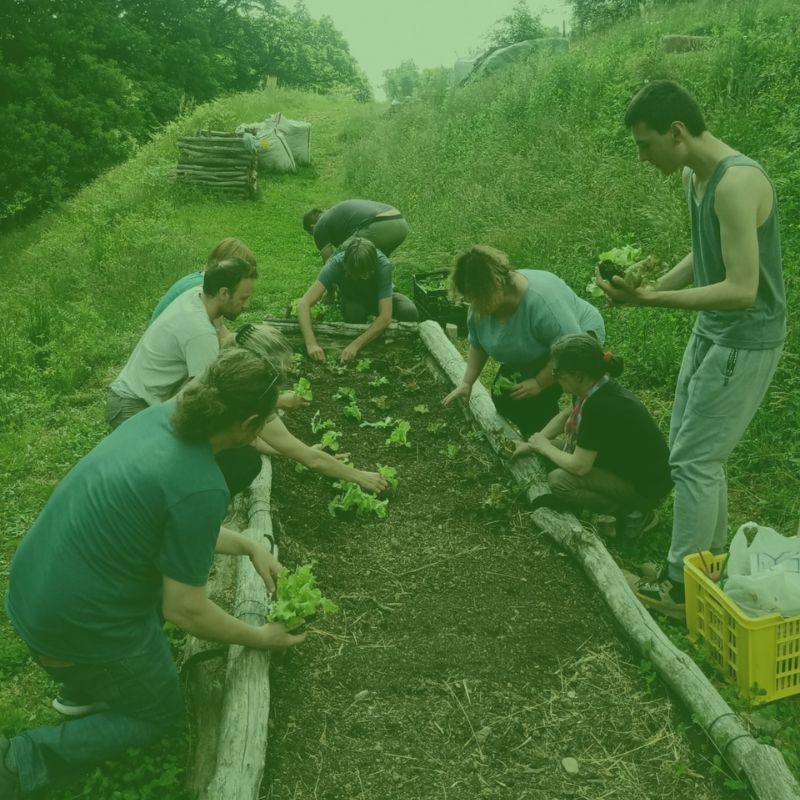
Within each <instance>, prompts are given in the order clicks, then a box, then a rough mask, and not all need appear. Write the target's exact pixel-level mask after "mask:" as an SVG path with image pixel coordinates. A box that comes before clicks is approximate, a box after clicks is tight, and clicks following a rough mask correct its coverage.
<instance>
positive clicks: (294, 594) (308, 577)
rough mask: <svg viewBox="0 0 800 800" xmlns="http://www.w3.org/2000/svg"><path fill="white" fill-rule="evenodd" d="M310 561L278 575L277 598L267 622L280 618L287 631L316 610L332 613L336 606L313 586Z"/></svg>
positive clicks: (276, 620) (312, 615) (312, 614)
mask: <svg viewBox="0 0 800 800" xmlns="http://www.w3.org/2000/svg"><path fill="white" fill-rule="evenodd" d="M314 564H315V562H314V561H312V562H311V563H310V564H303V566H301V567H298V568H297V569H296V570H294V571H293V572H292V571H290V570H287V569H285V570H283V572H281V573H280V574H279V575H278V581H277V588H278V591H277V599H276V600H275V602H274V603H273V604H272V610H271V611H270V613H269V616H268V617H267V622H282V623H283V624H284V625H285V626H286V627H287V628H288V629H289V630H290V631H291V630H293V629H295V628H298V627H299V626H300V625H302V624H303V623H304V622H307V621H310V620H311V619H313V618H314V617H315V616H317V615H318V614H333V613H334V612H336V611H338V610H339V609H338V607H337V606H336V604H335V603H333V602H332V601H330V600H328V598H327V597H323V596H322V592H320V590H319V589H318V588H317V585H316V583H317V581H316V578H315V577H314V573H313V571H312V567H313V565H314Z"/></svg>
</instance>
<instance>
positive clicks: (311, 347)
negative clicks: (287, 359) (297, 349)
mask: <svg viewBox="0 0 800 800" xmlns="http://www.w3.org/2000/svg"><path fill="white" fill-rule="evenodd" d="M306 352H307V353H308V357H309V358H310V359H311V360H312V361H320V362H322V363H323V364H324V363H325V351H324V350H323V349H322V348H321V347H320V346H319V345H318V344H317V343H316V342H314V344H307V345H306Z"/></svg>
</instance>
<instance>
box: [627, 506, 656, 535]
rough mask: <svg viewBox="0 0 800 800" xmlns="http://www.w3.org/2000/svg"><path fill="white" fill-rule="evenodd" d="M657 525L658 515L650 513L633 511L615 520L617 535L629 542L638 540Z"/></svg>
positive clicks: (652, 511) (651, 511)
mask: <svg viewBox="0 0 800 800" xmlns="http://www.w3.org/2000/svg"><path fill="white" fill-rule="evenodd" d="M656 525H658V514H656V512H655V511H654V510H653V509H650V511H633V512H631V513H630V514H626V515H625V516H624V517H619V518H618V519H617V534H618V535H619V536H621V537H622V538H623V539H627V540H628V541H629V542H630V541H634V540H635V539H638V538H639V537H640V536H641V535H642V534H643V533H647V532H648V531H651V530H653V528H655V526H656Z"/></svg>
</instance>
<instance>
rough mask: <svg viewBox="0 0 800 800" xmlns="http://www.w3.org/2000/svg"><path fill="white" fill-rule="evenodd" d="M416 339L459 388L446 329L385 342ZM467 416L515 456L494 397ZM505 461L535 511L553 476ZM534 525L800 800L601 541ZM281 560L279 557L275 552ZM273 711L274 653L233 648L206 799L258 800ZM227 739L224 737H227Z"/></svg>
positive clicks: (708, 717) (290, 325)
mask: <svg viewBox="0 0 800 800" xmlns="http://www.w3.org/2000/svg"><path fill="white" fill-rule="evenodd" d="M264 321H265V322H267V323H269V324H271V325H273V326H274V327H276V328H278V329H279V330H281V331H282V332H283V333H284V334H285V335H286V336H287V337H288V338H290V339H293V340H295V341H296V340H297V339H298V337H300V329H299V326H298V324H297V322H296V321H288V320H276V319H265V320H264ZM366 327H367V326H366V325H349V324H346V323H318V324H316V325H315V326H314V329H315V331H316V332H318V333H322V334H324V335H325V336H326V337H329V338H330V339H331V341H334V342H341V340H342V339H344V338H352V337H353V336H354V335H358V333H360V332H361V331H363V330H364V329H365V328H366ZM415 335H419V337H420V338H421V339H422V341H423V343H424V344H425V346H426V347H427V349H428V351H429V353H430V355H431V357H432V359H433V362H434V364H435V367H436V369H437V370H438V371H440V372H441V374H443V375H444V376H445V377H446V378H447V379H448V380H449V381H450V382H451V383H452V384H454V385H457V384H458V383H459V382H460V381H461V379H462V377H463V374H464V369H465V368H466V363H465V361H464V359H463V357H462V356H461V354H460V353H459V352H458V350H457V349H456V348H455V346H454V344H453V343H452V341H450V339H449V338H448V335H447V333H445V331H444V330H443V329H442V328H441V327H440V326H439V324H438V323H436V322H433V321H426V322H421V323H419V324H417V323H392V325H391V326H390V328H389V330H387V331H386V333H385V334H384V336H385V337H386V338H387V339H389V340H391V339H398V338H399V339H404V338H408V337H410V336H415ZM468 413H469V415H470V416H471V417H472V418H473V419H474V420H475V422H476V423H477V424H478V425H479V426H480V428H481V429H482V430H483V432H484V434H485V436H486V438H487V440H488V441H489V443H490V445H491V446H492V448H493V449H494V450H495V451H496V452H498V453H499V454H501V455H503V454H505V453H507V448H506V445H507V442H508V441H509V439H510V438H511V437H512V436H513V435H514V432H513V429H512V428H511V427H510V426H509V425H508V423H507V422H506V421H505V420H504V419H502V418H501V417H500V416H499V415H498V414H497V412H496V411H495V408H494V403H493V402H492V399H491V397H490V395H489V392H488V391H487V390H486V388H485V387H484V386H482V385H481V384H479V383H478V384H476V385H475V387H474V389H473V391H472V396H471V398H470V402H469V406H468ZM263 461H264V467H263V468H262V471H261V474H260V475H259V477H258V478H257V479H256V481H254V483H253V486H252V487H251V491H250V505H249V512H248V516H249V528H248V530H247V531H246V532H245V533H246V534H247V535H250V536H252V537H254V538H257V539H259V540H262V538H263V537H266V538H267V541H268V543H270V544H273V542H274V536H273V529H272V520H271V517H270V491H271V483H272V470H271V465H270V462H269V460H268V459H266V458H265V459H263ZM505 462H506V464H507V465H508V467H509V470H510V472H511V474H512V476H513V478H514V480H515V481H516V482H517V483H518V484H519V486H520V491H524V492H525V493H526V496H527V498H528V500H529V501H531V502H532V503H533V502H534V501H535V500H536V498H537V497H540V496H541V495H543V494H545V493H547V491H548V490H547V485H546V483H547V482H546V476H545V473H544V470H543V469H542V466H541V464H540V463H539V462H538V460H537V459H535V458H533V457H523V458H520V459H517V460H515V461H513V462H511V461H509V460H508V459H507V458H506V459H505ZM532 519H533V522H534V523H535V525H536V526H537V527H538V528H540V529H541V530H542V531H543V532H544V533H546V534H547V535H548V536H549V537H550V538H551V539H553V540H554V541H555V542H556V543H557V544H559V545H560V546H562V547H563V548H565V549H566V550H568V551H569V552H570V553H571V554H572V555H574V556H575V557H576V558H577V559H578V560H579V561H580V562H581V564H582V565H583V567H584V569H585V570H586V573H587V575H588V577H589V579H590V580H591V581H592V583H593V584H594V585H595V586H596V587H597V590H598V591H599V593H600V594H601V595H602V596H603V598H604V599H605V601H606V603H607V604H608V606H609V608H610V609H611V612H612V614H613V615H614V617H615V619H616V620H617V622H618V623H619V624H620V626H621V627H622V629H623V631H624V632H625V633H626V634H627V636H628V637H629V638H630V639H631V640H632V641H633V643H634V644H635V645H636V646H637V647H638V648H639V650H640V651H641V652H642V653H643V654H644V655H645V656H646V657H647V658H648V659H649V660H650V662H651V663H652V664H653V666H654V667H655V669H656V671H657V672H658V674H659V676H660V677H661V679H662V680H663V681H664V682H665V683H666V684H667V686H669V687H670V689H671V690H672V691H673V692H674V693H675V695H677V697H679V698H680V700H681V701H682V702H683V703H684V704H685V705H686V706H687V707H688V708H689V709H690V711H691V713H692V716H693V717H694V719H695V720H696V721H697V722H698V723H699V724H700V725H701V726H702V728H703V729H704V731H705V732H706V735H707V736H708V737H709V739H710V740H711V742H712V743H713V745H714V746H715V747H716V748H717V750H718V751H719V753H720V754H721V755H722V757H723V758H724V759H725V760H726V761H727V762H728V764H729V765H730V766H731V768H732V769H733V771H734V773H735V774H736V775H737V776H738V777H739V778H740V779H743V780H746V781H748V782H749V784H750V786H751V787H752V790H753V792H754V794H755V795H756V797H757V798H759V800H798V798H800V784H798V782H797V781H796V779H795V778H794V776H793V775H792V774H791V773H790V772H789V769H788V767H787V766H786V762H785V761H784V759H783V756H782V754H781V753H780V751H779V750H777V749H776V748H774V747H771V746H769V745H764V744H759V743H758V742H757V741H756V740H755V739H754V738H753V736H752V734H751V733H750V732H749V731H748V730H747V728H746V726H745V724H744V723H743V722H742V721H741V720H740V719H739V717H738V716H737V715H736V714H735V713H734V712H733V711H732V709H731V708H730V706H729V705H728V704H727V703H726V702H725V701H724V700H723V699H722V697H720V695H719V693H718V692H717V690H716V689H715V688H714V686H713V685H712V684H711V682H710V681H709V680H708V678H707V677H706V676H705V675H704V674H703V672H702V671H701V670H700V668H699V667H698V666H697V665H696V664H695V663H694V661H693V660H692V659H691V658H690V657H689V656H688V655H687V654H686V653H684V652H682V651H681V650H679V649H678V648H676V647H675V645H673V644H672V642H671V641H670V640H669V638H668V637H667V636H666V635H665V634H664V633H663V631H662V630H661V628H660V627H659V626H658V624H657V623H656V622H655V621H654V620H653V618H652V617H651V616H650V614H649V613H648V612H647V611H646V610H645V609H644V607H643V606H642V605H641V603H640V602H639V601H638V600H637V599H636V596H635V595H634V593H633V591H632V590H631V589H630V587H629V586H628V584H627V581H626V580H625V578H624V576H623V575H622V572H621V571H620V569H619V567H618V566H617V564H616V563H615V562H614V560H613V559H612V558H611V556H610V554H609V553H608V551H607V550H606V548H605V547H604V545H603V543H602V542H601V541H600V539H599V538H598V537H597V536H596V535H595V534H594V533H592V532H591V531H588V530H586V529H585V528H583V526H582V525H581V524H580V523H579V522H578V520H577V519H576V518H575V517H574V516H573V515H572V514H568V513H563V512H556V511H552V510H550V509H546V508H538V509H536V510H534V511H533V512H532ZM273 552H276V551H275V549H274V547H273ZM276 554H277V553H276ZM239 562H240V563H239V574H238V579H237V591H236V601H235V609H234V614H235V615H236V616H237V617H238V618H240V619H242V620H245V621H247V622H250V623H251V624H259V623H260V622H261V621H263V619H264V614H265V612H266V610H267V608H268V603H269V598H268V596H267V593H266V590H265V589H264V584H263V582H262V581H261V578H260V577H259V576H258V575H257V574H256V572H255V570H254V569H253V567H252V565H251V564H250V562H249V561H248V560H247V559H239ZM269 702H270V691H269V654H268V653H266V652H261V651H256V650H247V649H245V648H242V647H233V646H232V647H231V648H230V649H229V655H228V667H227V673H226V679H225V687H224V701H223V705H222V712H221V715H220V722H219V729H218V731H217V732H215V734H214V740H215V742H216V745H217V747H216V765H215V769H214V772H213V774H212V777H211V778H210V780H209V781H208V783H207V784H206V785H205V788H204V790H203V791H201V794H200V800H257V798H258V795H259V791H260V785H261V779H262V777H263V773H264V763H265V760H266V749H267V720H268V715H269ZM223 731H224V734H225V735H224V736H222V735H221V733H222V732H223ZM206 752H208V751H207V750H206Z"/></svg>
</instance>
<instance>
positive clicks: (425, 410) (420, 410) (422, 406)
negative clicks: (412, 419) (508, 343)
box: [414, 403, 431, 414]
mask: <svg viewBox="0 0 800 800" xmlns="http://www.w3.org/2000/svg"><path fill="white" fill-rule="evenodd" d="M414 411H416V412H417V414H430V413H431V410H430V409H429V408H428V406H426V405H425V403H421V404H420V405H418V406H414Z"/></svg>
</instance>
